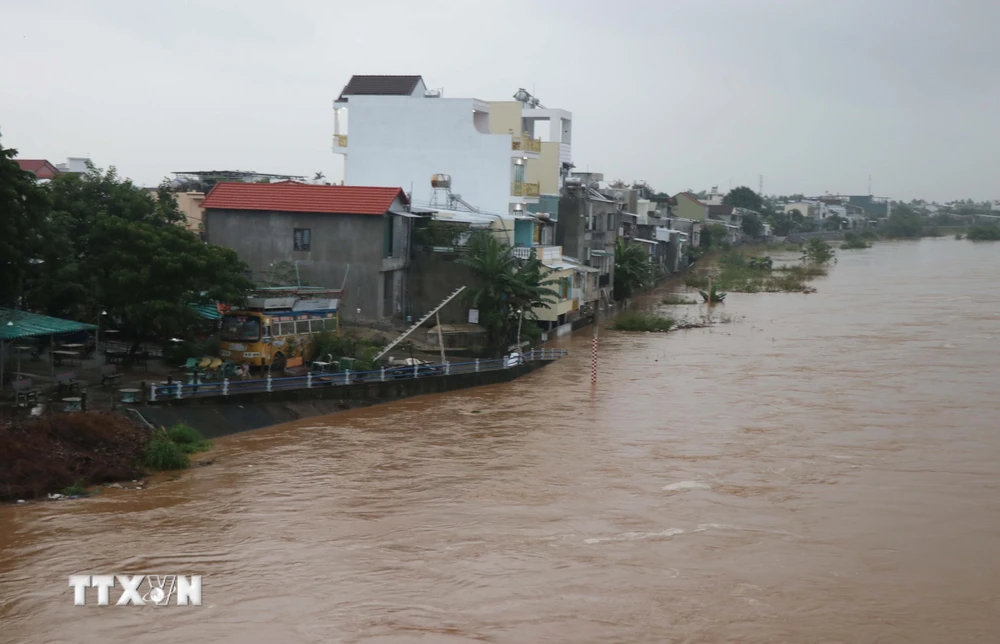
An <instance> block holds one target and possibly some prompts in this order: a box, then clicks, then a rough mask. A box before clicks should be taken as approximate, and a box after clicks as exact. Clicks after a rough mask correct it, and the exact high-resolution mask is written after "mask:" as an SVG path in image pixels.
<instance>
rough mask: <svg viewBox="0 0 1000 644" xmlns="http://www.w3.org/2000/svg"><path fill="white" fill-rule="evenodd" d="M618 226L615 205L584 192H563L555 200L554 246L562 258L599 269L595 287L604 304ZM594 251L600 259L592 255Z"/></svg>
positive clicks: (612, 273)
mask: <svg viewBox="0 0 1000 644" xmlns="http://www.w3.org/2000/svg"><path fill="white" fill-rule="evenodd" d="M620 223H621V215H620V213H619V211H618V204H617V203H616V202H614V201H611V200H608V199H604V198H598V197H595V196H593V195H592V194H591V193H590V192H587V191H586V190H585V189H573V188H566V189H564V190H563V193H562V197H561V198H560V200H559V225H558V226H556V244H558V245H561V246H562V247H563V255H565V256H567V257H572V258H574V259H576V260H577V261H579V262H580V263H582V264H584V265H585V266H591V267H594V268H599V269H601V275H600V276H599V277H598V284H599V287H600V289H601V291H603V292H604V295H605V298H606V300H607V301H608V302H611V301H612V293H611V290H612V287H613V285H614V279H615V261H614V253H615V241H616V240H617V239H618V226H619V225H620ZM588 249H589V251H588ZM595 251H597V252H598V253H602V255H596V254H595Z"/></svg>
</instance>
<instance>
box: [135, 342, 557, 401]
mask: <svg viewBox="0 0 1000 644" xmlns="http://www.w3.org/2000/svg"><path fill="white" fill-rule="evenodd" d="M568 353H569V351H568V350H567V349H532V350H530V351H527V352H526V353H522V354H520V355H518V354H511V355H508V356H504V357H503V358H495V359H492V360H473V361H470V362H455V363H451V362H446V363H444V364H417V365H412V366H411V365H406V366H400V367H382V368H381V369H376V370H372V371H339V372H336V373H322V374H316V373H308V374H306V375H304V376H292V377H288V378H272V377H271V376H267V377H265V378H260V379H257V380H229V379H225V380H221V381H213V382H201V383H183V382H175V383H169V384H163V383H159V384H157V383H154V384H151V385H149V398H148V400H149V402H156V401H158V400H160V401H162V400H165V399H178V400H180V399H184V398H195V397H197V398H204V397H209V396H228V395H229V394H241V393H250V392H262V391H263V392H271V391H281V390H288V389H312V388H314V387H328V386H335V385H351V384H357V383H364V382H390V381H394V380H410V379H413V378H428V377H434V376H453V375H458V374H467V373H479V372H481V371H501V370H504V369H510V368H511V367H516V366H518V365H520V364H524V363H525V362H535V361H538V362H541V361H551V360H558V359H559V358H563V357H565V356H566V355H567V354H568Z"/></svg>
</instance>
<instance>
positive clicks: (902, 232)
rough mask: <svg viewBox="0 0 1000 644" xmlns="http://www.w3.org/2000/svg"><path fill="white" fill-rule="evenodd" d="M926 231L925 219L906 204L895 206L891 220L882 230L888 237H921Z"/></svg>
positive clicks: (890, 215) (890, 216)
mask: <svg viewBox="0 0 1000 644" xmlns="http://www.w3.org/2000/svg"><path fill="white" fill-rule="evenodd" d="M923 231H924V221H923V218H921V216H920V215H919V214H917V213H916V212H915V211H914V210H913V209H912V208H910V207H908V206H904V205H898V206H893V208H892V212H891V213H890V214H889V220H888V221H887V222H886V223H885V225H884V226H883V227H882V230H881V231H880V232H881V233H882V234H883V235H884V236H886V237H894V238H912V237H920V235H921V234H923Z"/></svg>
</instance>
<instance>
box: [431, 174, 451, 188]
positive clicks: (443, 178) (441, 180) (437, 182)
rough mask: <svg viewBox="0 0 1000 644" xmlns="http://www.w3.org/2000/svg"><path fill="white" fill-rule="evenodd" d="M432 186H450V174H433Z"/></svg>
mask: <svg viewBox="0 0 1000 644" xmlns="http://www.w3.org/2000/svg"><path fill="white" fill-rule="evenodd" d="M431 187H432V188H451V175H450V174H435V175H434V176H432V177H431Z"/></svg>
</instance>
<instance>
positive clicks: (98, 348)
mask: <svg viewBox="0 0 1000 644" xmlns="http://www.w3.org/2000/svg"><path fill="white" fill-rule="evenodd" d="M98 309H99V310H100V313H99V314H98V316H97V337H96V338H94V351H96V352H97V357H98V359H100V357H101V318H103V317H104V316H105V315H107V314H108V312H107V311H105V310H104V309H102V308H100V307H98Z"/></svg>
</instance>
